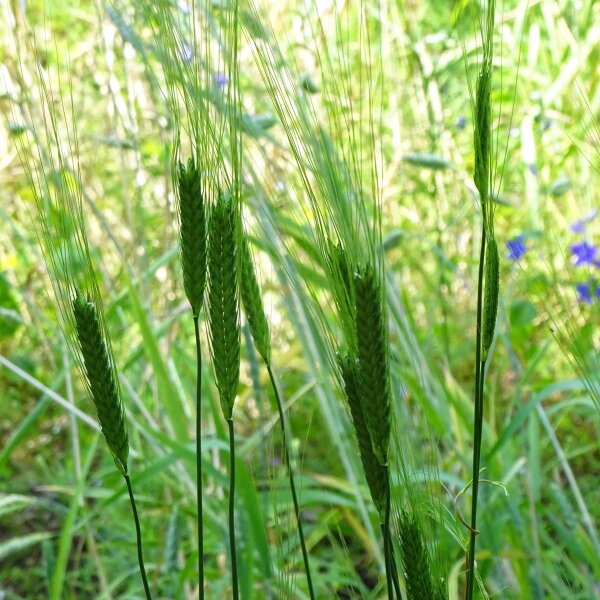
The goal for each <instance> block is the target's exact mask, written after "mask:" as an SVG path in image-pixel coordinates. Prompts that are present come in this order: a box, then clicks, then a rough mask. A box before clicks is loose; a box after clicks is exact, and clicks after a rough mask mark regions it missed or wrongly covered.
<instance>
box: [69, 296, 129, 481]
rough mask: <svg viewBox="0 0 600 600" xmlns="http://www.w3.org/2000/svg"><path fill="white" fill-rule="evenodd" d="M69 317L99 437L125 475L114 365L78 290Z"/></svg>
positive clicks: (122, 415) (122, 427)
mask: <svg viewBox="0 0 600 600" xmlns="http://www.w3.org/2000/svg"><path fill="white" fill-rule="evenodd" d="M73 315H74V316H75V324H76V328H77V338H78V340H79V346H80V348H81V355H82V357H83V365H84V368H85V376H86V380H87V385H88V388H89V391H90V394H91V396H92V400H93V401H94V406H95V407H96V414H97V416H98V421H99V422H100V427H101V428H102V434H103V435H104V439H105V440H106V444H107V445H108V449H109V450H110V452H111V453H112V455H113V458H114V460H115V464H116V465H117V468H118V469H119V471H120V472H121V474H122V475H127V458H128V457H129V438H128V436H127V426H126V424H125V412H124V410H123V404H122V402H121V397H120V395H119V386H118V383H117V376H116V370H115V367H114V364H113V362H112V360H111V358H110V355H109V351H108V347H107V345H106V341H105V335H104V332H103V330H102V326H101V324H100V320H99V319H98V314H97V312H96V307H95V305H94V303H93V302H91V301H90V300H88V299H86V298H84V296H83V294H82V293H81V292H80V291H79V290H78V291H77V292H76V293H75V298H74V299H73Z"/></svg>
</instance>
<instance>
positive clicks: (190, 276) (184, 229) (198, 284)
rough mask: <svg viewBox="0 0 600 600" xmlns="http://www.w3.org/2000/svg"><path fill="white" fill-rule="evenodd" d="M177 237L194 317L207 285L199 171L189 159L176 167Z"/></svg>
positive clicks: (184, 280) (204, 220)
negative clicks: (178, 227) (185, 163)
mask: <svg viewBox="0 0 600 600" xmlns="http://www.w3.org/2000/svg"><path fill="white" fill-rule="evenodd" d="M177 197H178V212H179V226H180V229H179V237H180V240H179V241H180V246H181V265H182V269H183V287H184V289H185V295H186V296H187V299H188V301H189V303H190V304H191V306H192V312H193V314H194V317H198V315H199V314H200V311H201V310H202V303H203V299H204V288H205V285H206V212H205V207H204V197H203V194H202V188H201V184H200V173H199V172H198V168H197V167H196V164H195V163H194V160H193V159H192V158H190V159H189V160H188V163H187V166H186V165H184V164H182V163H179V167H178V169H177Z"/></svg>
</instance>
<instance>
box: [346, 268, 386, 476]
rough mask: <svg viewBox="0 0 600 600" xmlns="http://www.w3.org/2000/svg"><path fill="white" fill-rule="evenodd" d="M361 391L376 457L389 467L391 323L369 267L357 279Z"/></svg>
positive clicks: (372, 271)
mask: <svg viewBox="0 0 600 600" xmlns="http://www.w3.org/2000/svg"><path fill="white" fill-rule="evenodd" d="M354 292H355V302H356V316H355V320H356V340H357V347H358V348H357V349H358V353H357V354H358V356H357V358H358V365H359V371H358V388H359V393H360V398H361V402H362V406H363V411H364V415H365V421H366V424H367V429H368V430H369V434H370V436H371V444H372V445H373V453H374V455H375V457H376V459H377V461H378V462H379V464H380V465H382V466H383V465H387V462H388V448H389V442H390V431H391V401H390V381H389V369H388V356H387V325H386V323H387V321H386V319H385V314H384V308H383V297H382V294H381V289H380V286H379V281H378V277H377V273H376V271H375V269H374V268H373V267H372V266H371V265H370V264H367V265H365V266H364V267H362V268H359V269H358V270H357V272H356V273H355V275H354Z"/></svg>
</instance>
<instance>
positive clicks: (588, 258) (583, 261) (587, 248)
mask: <svg viewBox="0 0 600 600" xmlns="http://www.w3.org/2000/svg"><path fill="white" fill-rule="evenodd" d="M571 252H572V253H573V263H574V264H575V266H576V267H580V266H582V265H591V264H594V261H595V259H596V253H597V252H598V249H597V248H596V246H593V245H592V244H588V243H587V241H585V240H584V241H583V242H579V243H577V244H572V245H571Z"/></svg>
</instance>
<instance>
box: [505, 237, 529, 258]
mask: <svg viewBox="0 0 600 600" xmlns="http://www.w3.org/2000/svg"><path fill="white" fill-rule="evenodd" d="M506 250H507V253H506V256H507V258H509V259H510V260H521V258H522V256H523V254H525V252H527V250H528V248H527V246H526V245H525V238H524V236H522V235H518V236H517V237H515V238H513V239H512V240H508V242H506Z"/></svg>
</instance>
